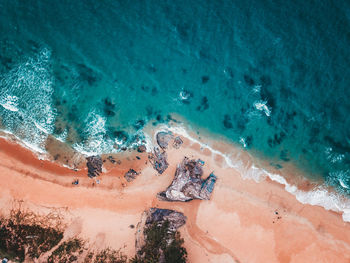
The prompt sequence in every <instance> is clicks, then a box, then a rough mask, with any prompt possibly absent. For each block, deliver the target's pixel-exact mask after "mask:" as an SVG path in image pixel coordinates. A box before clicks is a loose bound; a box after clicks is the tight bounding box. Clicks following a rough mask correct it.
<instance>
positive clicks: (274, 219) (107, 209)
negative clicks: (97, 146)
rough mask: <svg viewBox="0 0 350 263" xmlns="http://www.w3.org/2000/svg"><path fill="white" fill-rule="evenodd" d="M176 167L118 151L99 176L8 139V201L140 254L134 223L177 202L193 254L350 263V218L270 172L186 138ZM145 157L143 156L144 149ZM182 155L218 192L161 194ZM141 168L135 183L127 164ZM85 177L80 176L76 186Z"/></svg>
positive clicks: (201, 258)
mask: <svg viewBox="0 0 350 263" xmlns="http://www.w3.org/2000/svg"><path fill="white" fill-rule="evenodd" d="M167 153H168V158H169V163H170V166H169V168H168V169H167V170H166V171H165V173H164V174H163V175H157V173H156V171H155V170H153V168H152V167H151V165H150V164H149V162H148V161H147V153H134V154H133V153H129V154H127V155H125V154H124V155H123V156H124V157H123V158H121V156H118V155H114V158H115V159H118V157H120V158H119V159H120V160H121V164H116V163H114V164H113V163H111V162H110V161H108V160H106V161H105V163H104V170H105V171H104V173H103V174H102V175H100V176H99V177H98V178H96V179H97V180H99V182H98V181H96V179H90V178H88V177H87V176H86V174H87V171H86V169H82V170H79V171H74V170H72V169H69V168H66V167H62V166H60V165H59V164H56V163H54V162H51V161H45V160H39V159H38V158H37V157H36V156H35V155H34V154H33V153H32V152H30V151H29V150H27V149H25V148H23V147H21V146H20V145H18V144H15V143H13V142H9V141H7V140H5V139H3V138H0V160H1V162H0V186H1V189H2V190H1V192H0V208H1V211H2V213H6V212H7V211H8V210H9V208H11V206H12V204H13V200H22V201H23V204H24V205H27V206H28V207H30V209H32V210H35V211H37V212H42V211H44V210H47V209H51V208H52V209H56V210H57V211H59V212H60V213H61V214H62V216H63V217H64V218H65V219H66V222H67V230H66V232H65V238H68V237H69V236H76V235H78V236H80V237H82V238H84V239H87V240H89V244H90V245H91V246H94V247H95V248H101V249H102V248H105V247H107V246H109V247H112V248H114V249H119V248H121V250H122V251H123V252H124V253H125V254H126V255H128V256H129V257H131V256H133V255H134V254H135V231H136V228H132V226H131V225H133V226H136V225H137V223H138V222H139V221H140V218H141V214H142V212H143V211H144V210H146V209H148V208H150V207H160V208H168V209H175V210H178V211H180V212H183V213H184V214H185V215H186V216H187V223H186V225H185V226H183V227H182V228H181V234H182V237H183V238H184V240H185V246H186V248H187V251H188V259H189V262H235V261H236V262H349V261H350V223H345V222H344V221H343V220H342V218H341V215H340V214H338V213H335V212H331V211H327V210H325V209H324V208H322V207H319V206H311V205H304V204H301V203H299V202H298V201H297V200H296V199H295V197H294V196H293V195H291V194H290V193H288V192H286V191H285V190H284V188H283V187H282V186H281V185H280V184H278V183H276V182H272V181H271V180H269V179H265V180H263V181H261V182H259V183H257V182H255V181H254V180H250V179H245V180H244V179H242V177H241V175H240V174H239V173H238V171H236V170H234V169H233V168H227V167H226V165H225V164H224V160H223V158H222V157H220V156H217V155H215V154H213V153H211V152H210V151H209V150H208V149H204V150H202V149H201V147H200V145H199V144H196V143H194V144H193V143H191V142H190V141H188V140H187V139H184V145H183V146H182V147H181V148H180V149H178V150H177V149H174V148H172V147H169V150H168V151H167ZM136 155H137V156H138V157H140V160H139V159H137V158H136ZM184 156H187V157H192V158H195V159H197V158H200V159H202V160H203V161H205V166H204V177H206V176H208V175H209V174H210V172H212V171H214V173H215V175H216V176H217V177H218V181H217V183H216V185H215V189H214V192H213V195H212V197H211V200H210V201H200V200H194V201H191V202H186V203H181V202H163V201H159V200H157V198H156V194H157V193H158V192H160V191H162V190H164V189H165V188H166V187H167V186H168V185H169V184H170V183H171V181H172V179H173V176H174V173H175V169H176V165H177V164H178V163H179V162H180V161H181V160H182V159H183V157H184ZM129 168H133V169H135V170H137V171H141V175H139V176H138V177H137V178H136V179H135V180H134V181H132V182H127V181H126V180H125V179H124V177H123V176H124V173H125V172H126V171H127V170H128V169H129ZM75 179H79V185H72V182H73V180H75Z"/></svg>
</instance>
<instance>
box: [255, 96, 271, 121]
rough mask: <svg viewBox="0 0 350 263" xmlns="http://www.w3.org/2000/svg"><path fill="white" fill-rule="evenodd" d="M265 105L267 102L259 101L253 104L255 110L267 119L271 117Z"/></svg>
mask: <svg viewBox="0 0 350 263" xmlns="http://www.w3.org/2000/svg"><path fill="white" fill-rule="evenodd" d="M266 104H267V101H263V100H259V101H256V102H254V104H253V105H254V107H255V108H256V109H257V110H259V111H262V112H264V113H265V115H266V116H268V117H269V116H270V115H271V110H270V109H269V107H268V106H267V105H266Z"/></svg>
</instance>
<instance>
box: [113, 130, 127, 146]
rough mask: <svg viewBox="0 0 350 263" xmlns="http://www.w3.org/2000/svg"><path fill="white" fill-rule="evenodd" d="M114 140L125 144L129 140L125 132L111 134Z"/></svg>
mask: <svg viewBox="0 0 350 263" xmlns="http://www.w3.org/2000/svg"><path fill="white" fill-rule="evenodd" d="M113 136H114V138H116V139H118V140H119V141H122V142H123V143H125V142H126V141H127V140H128V139H129V135H128V133H127V132H125V131H114V132H113Z"/></svg>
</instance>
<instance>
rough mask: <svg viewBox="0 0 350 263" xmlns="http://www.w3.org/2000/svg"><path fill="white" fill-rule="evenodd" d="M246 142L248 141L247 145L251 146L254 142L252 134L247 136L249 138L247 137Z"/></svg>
mask: <svg viewBox="0 0 350 263" xmlns="http://www.w3.org/2000/svg"><path fill="white" fill-rule="evenodd" d="M245 143H246V145H247V147H248V148H249V147H250V146H251V145H252V143H253V136H252V135H249V136H247V138H246V139H245Z"/></svg>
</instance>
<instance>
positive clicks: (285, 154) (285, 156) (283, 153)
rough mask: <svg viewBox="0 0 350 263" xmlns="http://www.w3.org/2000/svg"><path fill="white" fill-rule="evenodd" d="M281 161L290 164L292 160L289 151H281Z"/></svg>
mask: <svg viewBox="0 0 350 263" xmlns="http://www.w3.org/2000/svg"><path fill="white" fill-rule="evenodd" d="M280 159H281V160H283V161H285V162H289V161H290V159H289V158H288V151H287V150H283V151H281V153H280Z"/></svg>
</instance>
